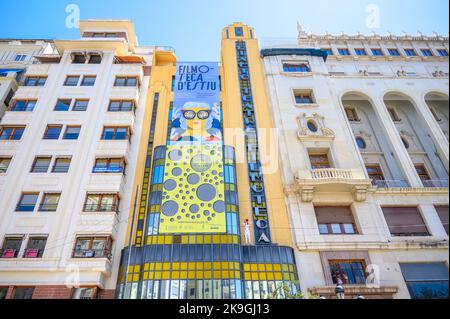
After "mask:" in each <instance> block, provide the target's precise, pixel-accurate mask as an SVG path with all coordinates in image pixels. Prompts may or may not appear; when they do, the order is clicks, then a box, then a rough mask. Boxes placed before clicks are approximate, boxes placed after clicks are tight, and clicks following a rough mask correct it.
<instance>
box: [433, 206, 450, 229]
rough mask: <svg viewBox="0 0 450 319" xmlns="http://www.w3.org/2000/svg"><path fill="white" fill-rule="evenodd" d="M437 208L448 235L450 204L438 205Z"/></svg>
mask: <svg viewBox="0 0 450 319" xmlns="http://www.w3.org/2000/svg"><path fill="white" fill-rule="evenodd" d="M435 208H436V211H437V213H438V215H439V218H440V220H441V222H442V226H444V228H445V231H446V232H447V235H448V229H449V226H448V215H449V214H448V211H449V209H448V205H447V206H436V207H435Z"/></svg>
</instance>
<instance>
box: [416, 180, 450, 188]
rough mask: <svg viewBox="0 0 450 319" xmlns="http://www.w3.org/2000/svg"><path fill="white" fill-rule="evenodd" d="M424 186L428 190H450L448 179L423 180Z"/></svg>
mask: <svg viewBox="0 0 450 319" xmlns="http://www.w3.org/2000/svg"><path fill="white" fill-rule="evenodd" d="M422 184H423V187H427V188H448V179H441V180H422Z"/></svg>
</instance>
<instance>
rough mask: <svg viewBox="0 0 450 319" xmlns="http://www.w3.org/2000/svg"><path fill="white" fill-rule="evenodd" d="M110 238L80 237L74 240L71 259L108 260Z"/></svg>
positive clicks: (109, 255)
mask: <svg viewBox="0 0 450 319" xmlns="http://www.w3.org/2000/svg"><path fill="white" fill-rule="evenodd" d="M110 250H111V238H109V237H80V238H77V239H76V243H75V249H74V252H73V258H110V257H111V251H110Z"/></svg>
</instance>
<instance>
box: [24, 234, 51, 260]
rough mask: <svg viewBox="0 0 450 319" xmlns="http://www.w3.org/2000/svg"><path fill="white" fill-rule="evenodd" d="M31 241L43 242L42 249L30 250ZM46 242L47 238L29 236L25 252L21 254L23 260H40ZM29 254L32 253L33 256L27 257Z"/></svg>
mask: <svg viewBox="0 0 450 319" xmlns="http://www.w3.org/2000/svg"><path fill="white" fill-rule="evenodd" d="M33 240H45V244H44V248H43V249H37V248H30V244H31V241H33ZM47 241H48V236H38V235H31V236H30V237H29V238H28V241H27V245H26V247H25V251H24V253H23V258H29V259H39V258H42V257H43V255H44V251H45V248H46V246H47ZM30 252H33V254H32V255H31V256H30V255H29V253H30ZM34 253H35V254H34Z"/></svg>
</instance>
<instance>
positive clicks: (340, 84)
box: [262, 26, 449, 299]
mask: <svg viewBox="0 0 450 319" xmlns="http://www.w3.org/2000/svg"><path fill="white" fill-rule="evenodd" d="M286 42H288V41H285V42H283V41H281V40H280V41H273V40H272V41H270V45H269V46H266V47H265V48H264V49H263V50H262V56H263V59H264V65H265V71H266V78H267V85H268V91H269V92H268V93H269V96H270V100H271V109H272V115H273V121H274V125H275V127H277V128H278V131H279V134H280V136H279V148H280V156H279V158H280V160H279V161H280V165H281V169H282V175H283V179H284V184H285V192H286V200H287V205H288V209H289V214H290V223H291V230H292V236H293V238H294V242H295V245H296V248H297V249H296V260H297V263H298V271H299V277H300V286H301V288H302V290H303V292H304V293H305V294H311V293H314V294H319V295H323V296H325V297H326V298H335V297H336V296H335V287H336V284H338V283H340V282H343V283H344V285H345V288H346V294H347V296H348V297H355V296H358V295H359V294H362V295H363V296H365V297H366V298H402V299H403V298H423V297H427V298H438V297H447V298H448V266H449V265H448V263H449V257H448V256H449V255H448V239H449V237H448V229H449V228H448V227H449V226H448V215H449V213H448V203H449V199H448V170H449V165H448V164H449V144H448V138H449V129H448V125H449V110H448V106H449V95H448V90H449V58H448V52H449V47H448V37H443V36H439V35H433V36H424V35H418V36H411V35H407V34H405V35H402V36H395V35H388V36H380V35H376V34H375V35H372V36H364V35H361V34H358V35H354V36H350V35H345V34H342V35H337V36H334V35H329V34H327V35H313V34H307V33H306V32H304V30H303V29H302V27H301V26H299V37H298V39H297V40H296V41H295V43H294V44H292V43H290V44H289V43H286ZM367 283H368V284H367Z"/></svg>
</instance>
